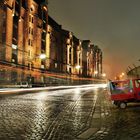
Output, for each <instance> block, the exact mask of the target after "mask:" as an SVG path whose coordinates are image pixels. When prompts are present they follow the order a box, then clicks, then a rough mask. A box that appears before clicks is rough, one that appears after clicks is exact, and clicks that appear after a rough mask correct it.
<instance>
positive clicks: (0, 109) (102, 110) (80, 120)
mask: <svg viewBox="0 0 140 140" xmlns="http://www.w3.org/2000/svg"><path fill="white" fill-rule="evenodd" d="M139 114H140V105H139V104H135V105H134V104H130V105H129V106H128V108H127V109H125V110H120V109H118V108H117V107H115V106H113V105H112V104H111V102H110V100H109V99H108V94H107V90H106V89H104V88H100V89H97V88H92V87H90V88H87V89H86V88H73V89H65V90H55V91H41V92H38V93H29V94H21V95H10V96H0V140H84V139H85V140H86V139H87V140H138V139H140V134H139V129H140V126H139V123H140V115H139Z"/></svg>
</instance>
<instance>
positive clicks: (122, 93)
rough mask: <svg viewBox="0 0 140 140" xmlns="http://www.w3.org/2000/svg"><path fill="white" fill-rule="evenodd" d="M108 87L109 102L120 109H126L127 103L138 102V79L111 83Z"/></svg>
mask: <svg viewBox="0 0 140 140" xmlns="http://www.w3.org/2000/svg"><path fill="white" fill-rule="evenodd" d="M109 87H110V93H111V100H112V101H113V103H114V104H115V105H117V106H118V107H120V108H126V106H127V103H129V102H138V101H140V79H128V80H122V81H111V82H110V84H109Z"/></svg>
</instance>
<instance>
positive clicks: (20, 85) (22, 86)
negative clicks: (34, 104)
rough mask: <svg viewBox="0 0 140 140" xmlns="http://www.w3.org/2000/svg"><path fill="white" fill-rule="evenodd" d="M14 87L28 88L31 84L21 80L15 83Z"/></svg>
mask: <svg viewBox="0 0 140 140" xmlns="http://www.w3.org/2000/svg"><path fill="white" fill-rule="evenodd" d="M16 87H19V88H30V87H32V85H31V84H29V83H28V82H27V81H22V82H18V83H16Z"/></svg>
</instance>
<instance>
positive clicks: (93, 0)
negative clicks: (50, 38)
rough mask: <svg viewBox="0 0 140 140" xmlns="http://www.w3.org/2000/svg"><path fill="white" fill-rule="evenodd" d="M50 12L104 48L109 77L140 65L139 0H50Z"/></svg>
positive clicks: (81, 35) (83, 37)
mask: <svg viewBox="0 0 140 140" xmlns="http://www.w3.org/2000/svg"><path fill="white" fill-rule="evenodd" d="M49 15H50V16H51V17H52V18H54V19H55V20H56V21H57V23H59V24H61V25H62V27H63V28H64V29H67V30H69V31H72V32H73V33H74V34H75V36H77V38H79V39H81V40H83V39H89V40H91V42H92V43H93V44H96V45H98V46H99V47H100V48H101V49H102V51H103V71H104V72H105V73H107V75H108V77H109V78H114V77H115V76H116V75H118V74H121V73H122V72H125V71H126V69H127V67H128V66H131V67H133V64H135V65H139V64H140V62H138V59H140V0H49Z"/></svg>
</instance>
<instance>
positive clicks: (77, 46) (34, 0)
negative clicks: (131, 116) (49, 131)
mask: <svg viewBox="0 0 140 140" xmlns="http://www.w3.org/2000/svg"><path fill="white" fill-rule="evenodd" d="M0 18H1V19H2V20H1V21H0V62H1V67H3V66H5V65H6V66H9V67H11V68H12V69H13V70H12V69H11V70H8V69H7V68H5V69H2V70H1V71H0V76H1V77H3V78H1V79H0V80H1V81H0V82H1V83H2V82H4V81H6V82H8V83H11V82H12V83H14V82H17V81H28V82H29V83H47V82H48V76H46V75H45V74H46V73H48V72H53V73H57V74H59V75H60V74H62V75H64V74H66V75H68V74H69V75H76V76H79V77H94V76H95V75H94V72H95V70H96V71H98V75H96V76H99V75H100V74H101V73H102V52H101V50H100V49H99V48H98V47H95V46H94V45H92V44H91V43H90V41H89V40H84V41H82V40H80V39H78V38H77V37H76V36H74V34H73V33H72V32H70V31H67V30H64V29H62V27H61V25H59V24H58V23H57V22H56V21H55V20H54V19H53V18H51V17H50V16H49V15H48V2H47V0H41V1H40V0H2V1H1V2H0ZM41 55H42V56H43V55H44V56H45V57H41ZM16 69H17V70H16Z"/></svg>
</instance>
